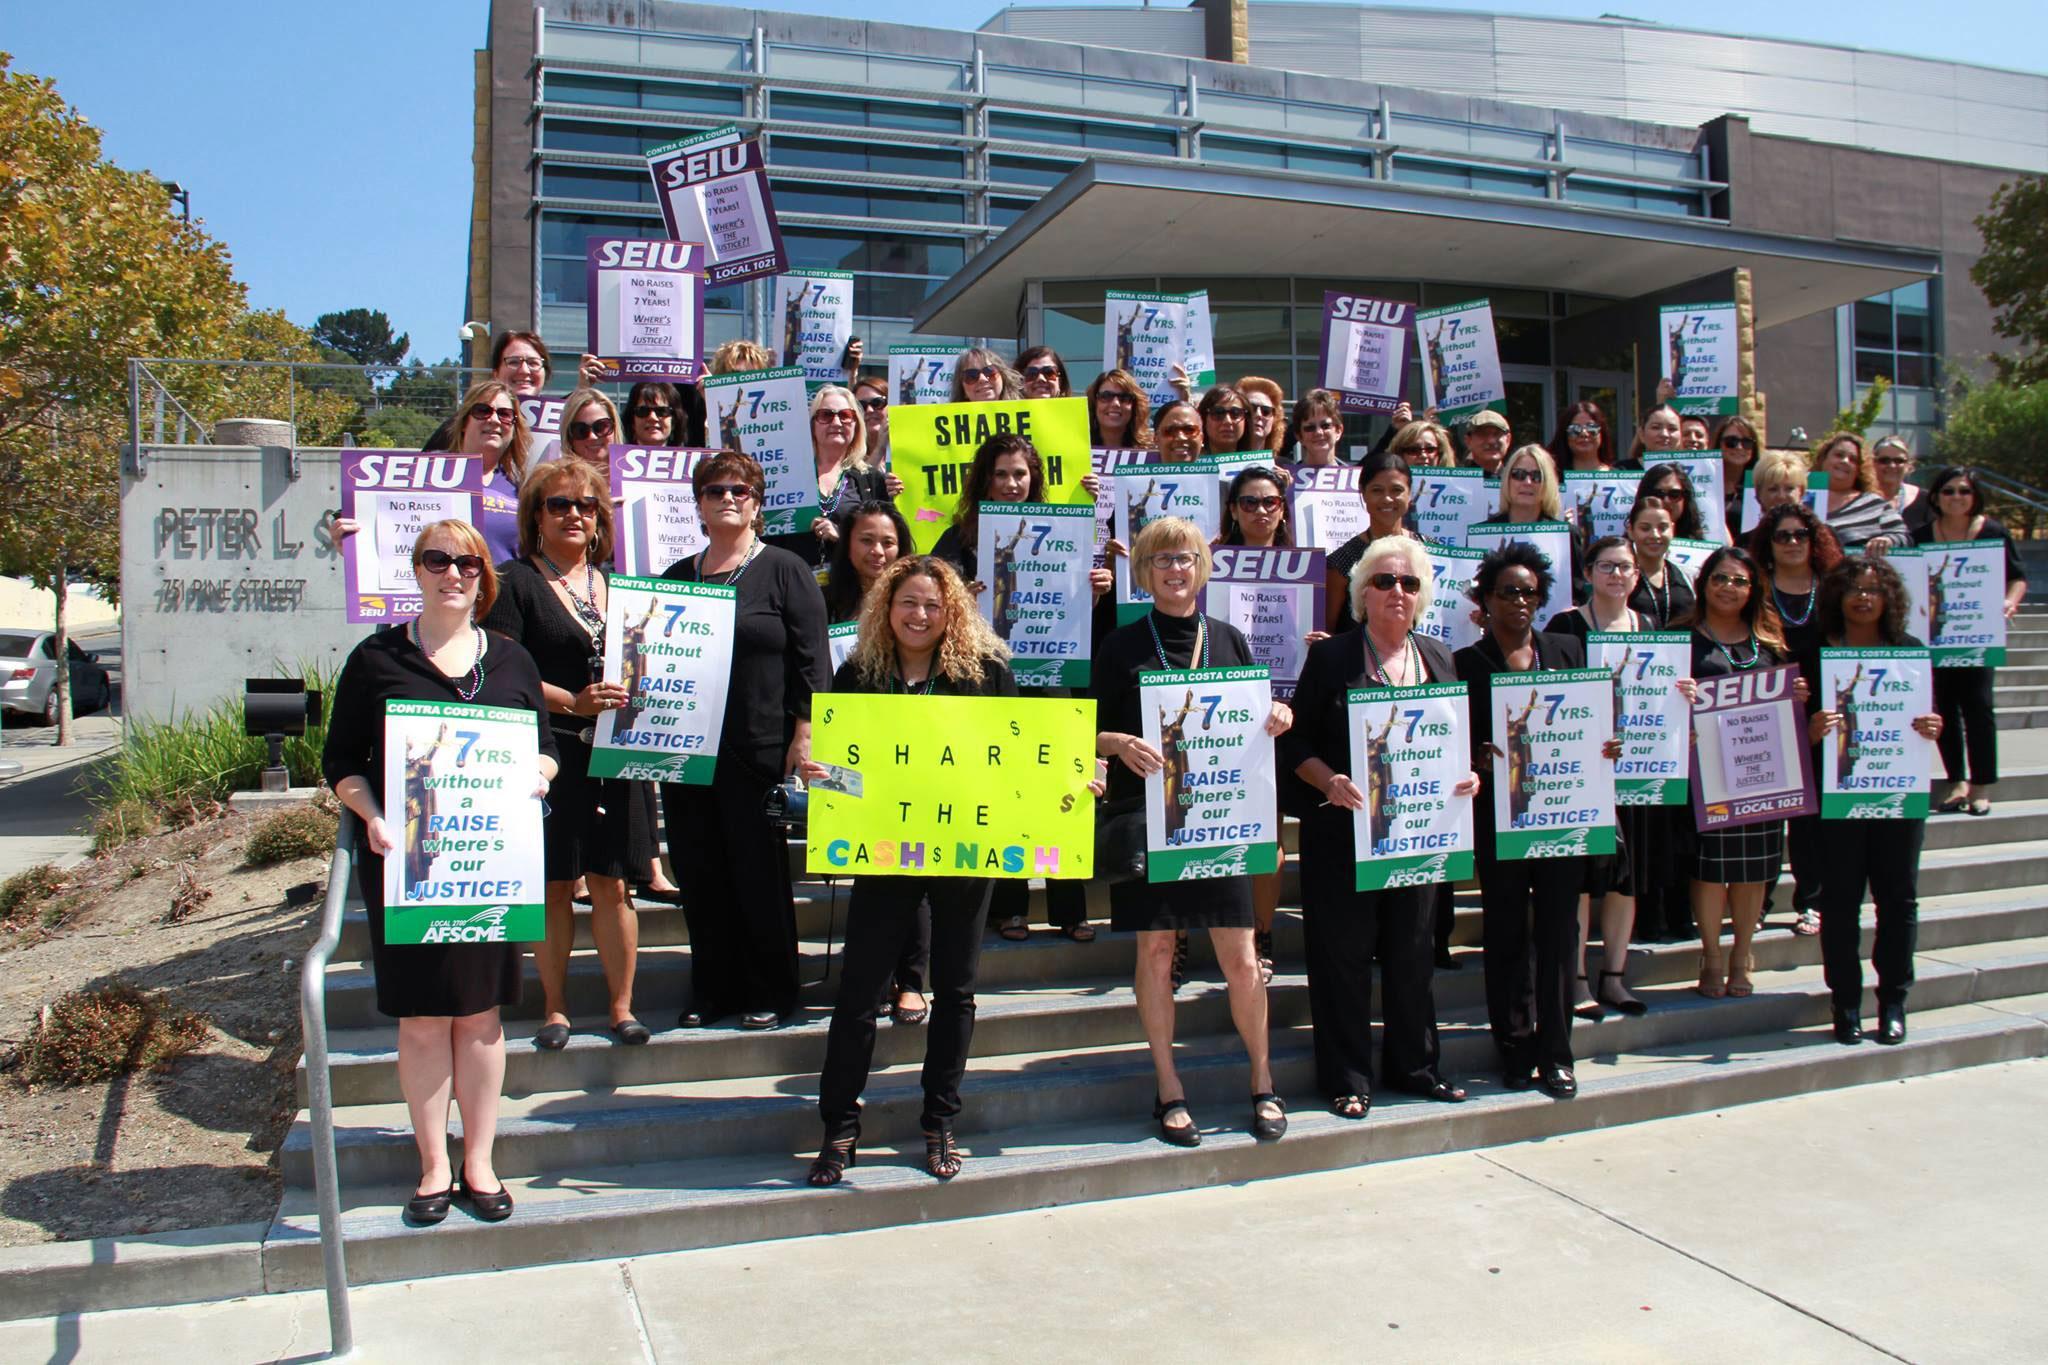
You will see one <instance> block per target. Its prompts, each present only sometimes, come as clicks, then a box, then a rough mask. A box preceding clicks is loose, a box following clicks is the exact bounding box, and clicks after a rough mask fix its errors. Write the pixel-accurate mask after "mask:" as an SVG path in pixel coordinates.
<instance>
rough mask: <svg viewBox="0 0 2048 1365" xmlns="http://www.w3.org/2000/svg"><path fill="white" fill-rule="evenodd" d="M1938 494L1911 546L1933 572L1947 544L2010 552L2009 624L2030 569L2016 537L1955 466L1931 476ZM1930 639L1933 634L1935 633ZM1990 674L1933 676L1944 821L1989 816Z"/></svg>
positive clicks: (1953, 671)
mask: <svg viewBox="0 0 2048 1365" xmlns="http://www.w3.org/2000/svg"><path fill="white" fill-rule="evenodd" d="M1928 487H1929V488H1931V489H1933V490H1934V493H1933V497H1932V499H1931V501H1932V502H1933V503H1934V510H1933V512H1932V514H1931V515H1930V516H1929V519H1928V520H1927V522H1926V523H1925V524H1924V525H1923V526H1922V527H1921V528H1920V529H1919V530H1918V531H1916V532H1914V534H1913V543H1914V544H1916V545H1925V546H1927V547H1928V551H1929V567H1930V568H1932V567H1933V566H1935V565H1938V564H1939V563H1940V562H1941V555H1940V550H1941V547H1942V546H1944V545H1953V544H1955V543H1956V542H1958V541H1974V540H1992V541H1999V542H2002V543H2003V544H2004V546H2005V618H2006V620H2008V621H2010V620H2011V619H2012V618H2013V616H2014V614H2015V613H2017V612H2018V611H2019V609H2020V603H2021V602H2024V601H2025V600H2026V597H2027V570H2026V566H2025V565H2024V564H2022V563H2021V562H2020V554H2019V550H2018V549H2017V548H2016V547H2015V546H2014V545H2013V543H2012V532H2010V531H2008V530H2006V529H2005V523H2004V522H2002V521H2000V520H1999V519H1998V518H1997V517H1993V516H1987V515H1986V514H1985V512H1984V490H1983V489H1982V488H1980V487H1978V485H1977V476H1976V474H1975V473H1974V472H1972V471H1971V470H1968V469H1958V468H1955V467H1954V466H1951V467H1949V468H1947V469H1943V470H1941V471H1940V472H1938V473H1937V474H1936V475H1935V476H1934V482H1933V483H1931V484H1929V485H1928ZM1930 633H1932V632H1930ZM1991 685H1992V670H1990V669H1989V668H1937V669H1935V670H1934V706H1935V710H1937V711H1938V712H1940V714H1941V723H1942V727H1943V728H1942V732H1941V766H1942V770H1943V773H1944V775H1945V776H1946V777H1947V778H1948V784H1949V790H1948V795H1947V796H1945V797H1944V798H1943V799H1942V800H1941V802H1940V803H1939V804H1938V805H1937V806H1936V807H1935V809H1936V810H1939V811H1941V812H1944V813H1946V814H1954V813H1955V812H1956V811H1960V810H1967V811H1969V812H1970V814H1972V815H1989V814H1990V813H1991V798H1990V797H1988V796H1986V795H1985V794H1984V789H1985V788H1987V787H1991V786H1995V785H1996V784H1997V782H1998V717H1997V716H1996V715H1995V714H1993V712H1992V709H1991V698H1992V695H1993V694H1992V691H1991ZM1966 751H1967V753H1968V755H1969V769H1968V772H1969V780H1968V781H1965V780H1964V779H1963V773H1964V767H1963V756H1964V754H1965V752H1966Z"/></svg>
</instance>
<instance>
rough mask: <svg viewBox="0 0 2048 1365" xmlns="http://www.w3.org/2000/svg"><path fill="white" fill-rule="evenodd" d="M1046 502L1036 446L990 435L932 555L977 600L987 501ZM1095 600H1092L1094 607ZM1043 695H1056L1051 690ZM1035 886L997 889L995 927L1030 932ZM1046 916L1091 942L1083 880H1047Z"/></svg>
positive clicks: (1096, 581)
mask: <svg viewBox="0 0 2048 1365" xmlns="http://www.w3.org/2000/svg"><path fill="white" fill-rule="evenodd" d="M1043 501H1045V465H1044V463H1043V462H1042V461H1040V460H1039V458H1038V449H1037V447H1035V446H1033V445H1032V444H1031V442H1029V441H1027V440H1025V439H1024V438H1023V437H1022V436H991V437H989V438H988V439H987V440H986V441H983V442H982V443H981V446H980V448H979V449H977V450H976V451H975V452H974V463H973V464H972V465H970V466H968V469H967V488H966V491H965V492H963V493H962V494H961V496H960V502H959V504H958V506H956V507H955V508H954V509H953V524H952V525H950V526H948V527H947V528H946V529H945V531H944V533H943V534H941V535H940V536H939V542H938V544H936V545H934V546H933V547H932V554H933V556H934V557H936V558H938V559H943V560H945V561H946V562H947V563H948V564H950V565H952V566H953V567H954V568H955V569H956V570H958V571H959V574H960V577H961V579H962V580H963V581H964V582H965V583H966V584H967V590H968V592H970V593H971V594H973V598H974V599H976V600H978V599H979V598H981V597H982V595H983V594H985V593H988V592H991V591H993V589H992V588H991V587H990V585H989V584H987V583H985V582H983V581H982V576H981V566H980V563H979V561H980V557H981V556H980V544H981V510H980V509H981V504H982V503H985V502H1016V503H1027V502H1043ZM1115 581H1116V580H1115V578H1114V577H1113V576H1112V575H1111V573H1110V571H1109V570H1108V569H1096V570H1093V571H1092V572H1091V573H1090V574H1089V586H1090V587H1091V588H1092V589H1093V590H1094V596H1095V599H1096V600H1097V601H1099V600H1101V597H1102V595H1103V594H1104V593H1105V592H1108V591H1109V590H1110V588H1111V587H1113V586H1114V585H1115ZM1093 605H1094V604H1093V603H1092V602H1091V603H1090V606H1091V608H1092V606H1093ZM1043 695H1052V694H1051V693H1050V692H1047V693H1044V694H1043ZM1030 895H1031V887H1030V884H1029V883H1028V882H1023V881H1018V880H1015V879H1005V880H1004V881H1003V882H1001V883H1000V884H999V885H997V887H996V889H995V895H994V897H993V900H992V901H991V904H990V907H989V912H990V915H991V916H992V917H993V918H994V919H995V921H996V924H997V926H998V927H997V930H996V932H998V933H1000V934H1001V935H1002V936H1003V937H1004V938H1006V939H1009V940H1010V941H1011V942H1013V943H1021V942H1023V941H1024V940H1025V939H1027V938H1029V937H1030V936H1031V926H1030V921H1029V918H1028V915H1027V912H1028V909H1029V906H1030ZM1045 907H1046V918H1047V919H1048V920H1049V921H1050V922H1051V923H1052V926H1053V928H1055V929H1057V930H1058V931H1059V932H1060V933H1062V934H1065V935H1066V936H1067V937H1068V938H1070V939H1072V940H1074V942H1076V943H1093V942H1094V941H1095V930H1094V928H1093V927H1092V926H1091V925H1090V924H1089V923H1088V892H1087V887H1086V885H1085V884H1084V883H1082V882H1078V881H1072V880H1050V881H1047V882H1046V884H1045Z"/></svg>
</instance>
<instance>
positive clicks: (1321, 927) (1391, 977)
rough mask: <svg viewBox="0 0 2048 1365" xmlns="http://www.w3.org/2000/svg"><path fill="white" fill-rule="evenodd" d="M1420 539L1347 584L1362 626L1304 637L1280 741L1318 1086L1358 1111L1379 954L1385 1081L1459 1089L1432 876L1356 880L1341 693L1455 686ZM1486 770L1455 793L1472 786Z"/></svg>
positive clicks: (1358, 805) (1367, 1086)
mask: <svg viewBox="0 0 2048 1365" xmlns="http://www.w3.org/2000/svg"><path fill="white" fill-rule="evenodd" d="M1434 577H1435V570H1434V568H1432V567H1431V564H1430V559H1429V551H1428V550H1427V549H1426V548H1425V547H1424V546H1423V545H1422V543H1421V542H1420V541H1417V540H1412V539H1409V538H1407V537H1405V536H1402V537H1395V536H1390V537H1387V538H1386V539H1383V540H1379V541H1376V542H1374V544H1373V545H1372V546H1371V547H1370V548H1369V549H1367V550H1366V552H1365V555H1364V557H1363V558H1361V559H1360V560H1359V561H1358V567H1357V568H1356V570H1354V571H1353V573H1352V576H1351V582H1350V583H1349V584H1348V585H1347V586H1348V588H1349V590H1350V595H1351V598H1352V603H1351V613H1352V615H1354V616H1357V617H1359V618H1361V619H1362V620H1363V621H1364V623H1365V624H1364V625H1362V626H1355V627H1353V628H1351V629H1350V630H1346V631H1344V632H1343V633H1342V634H1339V635H1333V636H1329V637H1328V638H1326V639H1324V640H1322V641H1321V642H1319V643H1317V644H1315V645H1312V646H1310V647H1309V652H1308V658H1307V660H1306V661H1305V662H1304V663H1303V665H1302V673H1301V683H1300V685H1299V686H1298V687H1297V688H1296V689H1295V693H1294V707H1295V715H1296V721H1297V723H1296V724H1295V725H1294V727H1293V728H1292V729H1290V730H1289V731H1288V732H1287V733H1286V734H1285V735H1283V736H1282V737H1281V740H1280V752H1279V755H1278V763H1279V768H1280V770H1281V772H1282V773H1284V774H1287V776H1285V777H1283V778H1282V783H1281V785H1282V791H1283V793H1284V794H1285V796H1286V797H1287V802H1288V806H1289V809H1290V810H1292V811H1293V812H1294V813H1295V814H1297V815H1299V816H1300V817H1301V904H1302V915H1301V932H1302V946H1303V949H1304V951H1305V955H1306V956H1307V959H1308V997H1309V1012H1310V1015H1311V1016H1312V1020H1313V1024H1314V1038H1315V1057H1316V1087H1317V1089H1319V1090H1320V1091H1322V1094H1323V1098H1324V1100H1325V1101H1326V1102H1327V1103H1328V1104H1329V1106H1330V1112H1331V1113H1333V1114H1335V1115H1336V1116H1337V1117H1338V1118H1342V1119H1362V1118H1364V1117H1365V1115H1366V1111H1367V1110H1369V1109H1370V1108H1371V1107H1372V1087H1373V1067H1372V999H1373V983H1372V967H1373V961H1374V959H1375V958H1377V959H1378V961H1379V964H1380V1008H1381V1033H1380V1068H1379V1079H1380V1081H1381V1082H1382V1083H1383V1084H1385V1085H1387V1086H1389V1087H1391V1088H1393V1089H1395V1090H1402V1091H1406V1092H1408V1093H1410V1094H1415V1095H1421V1096H1423V1097H1424V1098H1426V1099H1432V1100H1438V1101H1442V1102H1445V1103H1450V1104H1455V1103H1457V1102H1458V1101H1460V1100H1462V1099H1464V1098H1465V1091H1464V1090H1463V1089H1462V1088H1460V1087H1459V1086H1456V1085H1454V1084H1452V1083H1451V1082H1449V1081H1447V1080H1445V1079H1444V1077H1443V1073H1442V1072H1441V1071H1440V1070H1439V1069H1438V1063H1439V1059H1440V1056H1441V1049H1440V1048H1439V1046H1438V1041H1437V1027H1436V998H1435V995H1434V994H1433V992H1432V990H1431V985H1430V982H1431V974H1432V964H1433V961H1434V953H1433V951H1432V937H1433V935H1432V932H1431V928H1432V922H1433V920H1434V918H1435V907H1436V899H1437V893H1438V889H1439V888H1438V887H1437V886H1418V887H1403V888H1399V889H1393V890H1385V891H1360V890H1358V889H1357V873H1358V864H1357V856H1356V845H1355V843H1354V840H1353V829H1352V824H1353V822H1352V812H1353V811H1356V810H1362V809H1364V808H1365V805H1366V802H1367V792H1366V790H1365V787H1364V786H1361V783H1365V785H1367V786H1369V785H1370V782H1369V781H1368V780H1367V779H1366V778H1365V777H1364V775H1362V774H1355V773H1353V772H1352V771H1351V738H1350V735H1351V722H1350V708H1349V703H1348V701H1347V697H1348V695H1349V693H1350V692H1351V690H1352V689H1354V688H1368V689H1377V688H1386V687H1415V686H1419V685H1421V684H1424V683H1437V682H1455V681H1457V672H1456V669H1455V667H1454V666H1453V664H1452V662H1451V655H1450V651H1448V650H1446V649H1445V648H1444V646H1443V644H1442V642H1440V641H1437V640H1432V639H1430V638H1429V637H1428V636H1425V635H1417V634H1415V633H1414V632H1415V623H1416V621H1417V619H1418V618H1419V616H1420V615H1421V613H1422V611H1423V609H1424V606H1425V605H1426V603H1425V602H1424V599H1423V595H1422V594H1423V591H1424V585H1425V584H1427V583H1430V582H1432V581H1434ZM1478 789H1479V777H1478V774H1476V773H1473V774H1468V775H1467V776H1466V778H1465V780H1464V781H1462V782H1460V783H1459V784H1458V785H1457V786H1456V787H1454V788H1453V789H1452V794H1453V795H1454V796H1470V795H1472V794H1473V793H1474V792H1476V791H1478Z"/></svg>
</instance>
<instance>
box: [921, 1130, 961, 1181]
mask: <svg viewBox="0 0 2048 1365" xmlns="http://www.w3.org/2000/svg"><path fill="white" fill-rule="evenodd" d="M960 1165H961V1161H960V1148H959V1146H958V1144H956V1143H955V1142H954V1141H953V1129H952V1127H951V1125H948V1124H941V1125H940V1126H939V1129H938V1131H937V1132H933V1131H932V1130H931V1129H929V1128H927V1129H925V1133H924V1168H925V1170H926V1171H927V1172H929V1173H930V1174H931V1177H932V1179H934V1180H951V1179H952V1178H953V1177H954V1176H956V1175H958V1174H960Z"/></svg>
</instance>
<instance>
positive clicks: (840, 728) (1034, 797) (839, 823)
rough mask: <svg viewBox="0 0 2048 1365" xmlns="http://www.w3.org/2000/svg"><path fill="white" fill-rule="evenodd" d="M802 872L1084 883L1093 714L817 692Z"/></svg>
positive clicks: (999, 701)
mask: <svg viewBox="0 0 2048 1365" xmlns="http://www.w3.org/2000/svg"><path fill="white" fill-rule="evenodd" d="M811 757H812V759H814V760H815V761H817V762H819V763H823V764H825V765H827V766H828V767H829V768H830V769H832V776H831V778H830V779H829V780H827V781H824V782H814V783H812V784H811V801H810V821H809V825H808V828H807V830H806V834H805V847H804V866H805V868H806V869H808V870H809V871H811V872H816V873H822V874H824V875H827V876H840V877H844V876H849V875H858V874H860V873H864V872H865V873H883V874H888V875H894V876H916V877H964V876H977V877H1006V878H1029V877H1046V878H1060V879H1074V878H1086V877H1088V876H1090V875H1092V874H1093V872H1094V870H1095V798H1094V797H1093V796H1092V795H1090V794H1089V791H1088V780H1089V778H1090V777H1092V776H1093V775H1094V772H1095V703H1094V702H1093V701H1092V700H1089V699H1086V698H1081V699H1069V698H1057V697H1022V698H1020V697H906V696H880V695H869V694H866V693H833V694H830V695H826V694H822V693H821V694H819V695H818V696H817V697H814V698H813V699H812V702H811Z"/></svg>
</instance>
